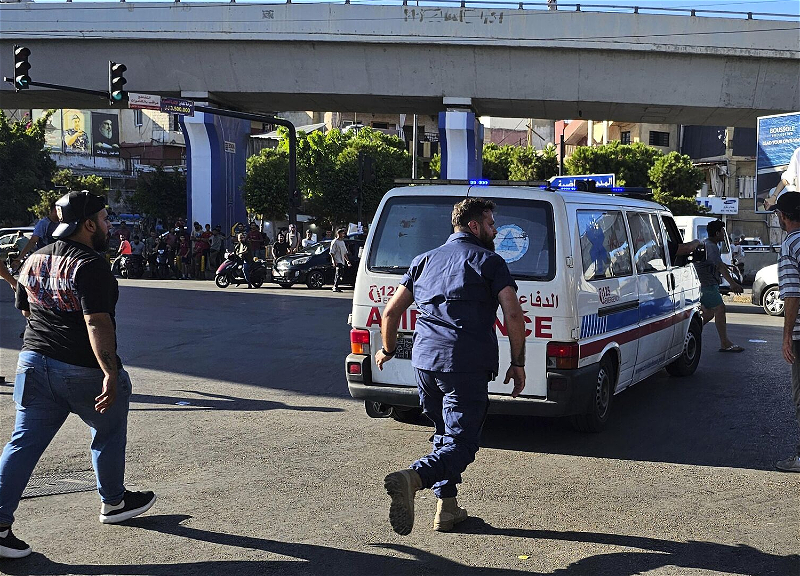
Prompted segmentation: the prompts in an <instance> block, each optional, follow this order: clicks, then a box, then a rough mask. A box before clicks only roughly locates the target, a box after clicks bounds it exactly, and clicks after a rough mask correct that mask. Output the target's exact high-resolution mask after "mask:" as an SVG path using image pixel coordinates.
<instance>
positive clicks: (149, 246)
mask: <svg viewBox="0 0 800 576" xmlns="http://www.w3.org/2000/svg"><path fill="white" fill-rule="evenodd" d="M157 248H158V235H157V234H156V231H155V230H150V235H149V236H148V237H147V238H145V240H144V258H145V260H147V266H148V267H149V268H150V278H155V277H156V275H157V274H156V257H157V256H158V251H157ZM165 250H166V248H165Z"/></svg>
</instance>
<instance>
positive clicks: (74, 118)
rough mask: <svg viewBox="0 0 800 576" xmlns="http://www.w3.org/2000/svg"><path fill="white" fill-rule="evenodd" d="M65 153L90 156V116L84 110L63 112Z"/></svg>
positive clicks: (66, 110)
mask: <svg viewBox="0 0 800 576" xmlns="http://www.w3.org/2000/svg"><path fill="white" fill-rule="evenodd" d="M61 112H62V126H63V131H62V133H63V136H64V151H65V152H67V153H68V154H89V153H90V152H91V150H90V149H89V115H88V114H87V113H86V112H84V111H83V110H73V109H65V110H62V111H61Z"/></svg>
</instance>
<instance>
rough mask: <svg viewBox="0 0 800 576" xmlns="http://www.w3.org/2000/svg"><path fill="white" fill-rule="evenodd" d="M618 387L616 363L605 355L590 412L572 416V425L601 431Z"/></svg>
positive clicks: (582, 430)
mask: <svg viewBox="0 0 800 576" xmlns="http://www.w3.org/2000/svg"><path fill="white" fill-rule="evenodd" d="M615 387H616V370H615V369H614V364H613V362H611V360H610V359H609V358H608V356H604V357H603V359H602V360H600V365H599V367H598V368H597V380H596V385H595V390H594V395H593V397H592V403H591V406H590V408H589V412H587V413H586V414H576V415H575V416H572V418H571V422H572V427H573V428H575V429H576V430H577V431H579V432H601V431H602V430H603V429H604V428H605V427H606V424H607V423H608V416H609V414H610V413H611V403H612V401H613V398H614V389H615Z"/></svg>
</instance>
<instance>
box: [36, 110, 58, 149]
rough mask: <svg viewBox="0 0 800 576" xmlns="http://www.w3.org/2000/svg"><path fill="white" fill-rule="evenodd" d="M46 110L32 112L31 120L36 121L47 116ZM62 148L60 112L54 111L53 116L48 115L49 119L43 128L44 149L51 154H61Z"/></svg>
mask: <svg viewBox="0 0 800 576" xmlns="http://www.w3.org/2000/svg"><path fill="white" fill-rule="evenodd" d="M47 112H48V111H47V110H34V111H33V120H34V121H36V120H38V119H39V118H41V117H42V116H44V115H45V114H47ZM62 146H63V143H62V140H61V111H60V110H56V111H55V112H54V113H53V114H51V115H50V118H49V119H48V120H47V124H45V126H44V147H45V148H46V149H47V150H52V151H53V152H61V147H62Z"/></svg>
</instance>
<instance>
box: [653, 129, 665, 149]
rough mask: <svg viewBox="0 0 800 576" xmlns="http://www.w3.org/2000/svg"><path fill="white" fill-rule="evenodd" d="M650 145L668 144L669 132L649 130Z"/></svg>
mask: <svg viewBox="0 0 800 576" xmlns="http://www.w3.org/2000/svg"><path fill="white" fill-rule="evenodd" d="M650 146H669V132H656V131H655V130H651V131H650Z"/></svg>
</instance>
